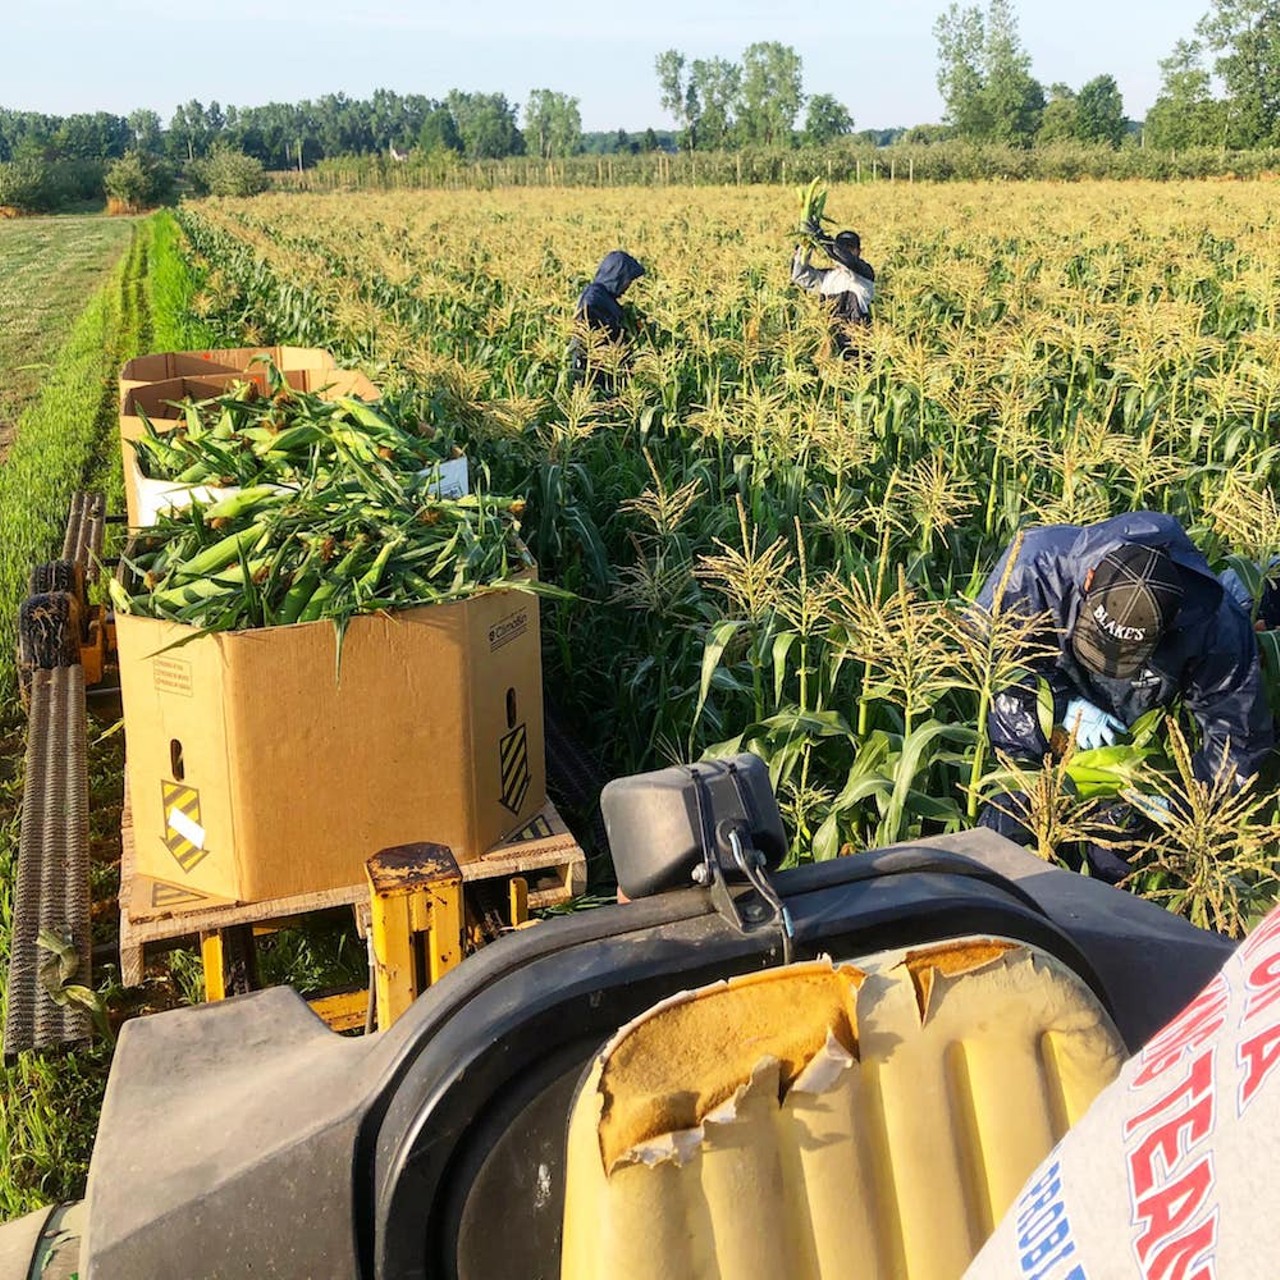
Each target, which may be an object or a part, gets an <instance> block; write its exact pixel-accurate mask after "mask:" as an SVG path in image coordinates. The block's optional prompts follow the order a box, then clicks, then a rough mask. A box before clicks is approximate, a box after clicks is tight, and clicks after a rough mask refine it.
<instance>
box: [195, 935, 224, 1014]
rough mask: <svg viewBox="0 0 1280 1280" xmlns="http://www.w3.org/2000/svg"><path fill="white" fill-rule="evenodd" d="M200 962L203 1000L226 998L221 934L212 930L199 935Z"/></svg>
mask: <svg viewBox="0 0 1280 1280" xmlns="http://www.w3.org/2000/svg"><path fill="white" fill-rule="evenodd" d="M200 960H201V962H202V963H203V965H204V998H205V999H206V1000H225V999H226V998H227V967H226V953H225V952H224V950H223V947H222V933H221V931H220V930H218V929H214V930H212V931H211V932H209V933H202V934H201V935H200Z"/></svg>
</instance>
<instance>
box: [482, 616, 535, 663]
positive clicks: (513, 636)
mask: <svg viewBox="0 0 1280 1280" xmlns="http://www.w3.org/2000/svg"><path fill="white" fill-rule="evenodd" d="M528 630H529V611H528V609H521V610H520V611H519V612H518V613H509V614H508V615H507V616H506V617H505V618H503V619H502V620H501V621H500V622H495V623H494V624H493V626H491V627H490V628H489V652H490V653H497V651H498V650H499V649H502V648H504V647H505V646H507V645H509V644H510V643H511V642H512V641H513V640H519V639H520V637H521V636H522V635H524V633H525V632H526V631H528Z"/></svg>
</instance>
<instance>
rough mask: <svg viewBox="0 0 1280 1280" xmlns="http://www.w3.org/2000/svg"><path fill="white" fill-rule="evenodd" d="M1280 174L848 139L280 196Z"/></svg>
mask: <svg viewBox="0 0 1280 1280" xmlns="http://www.w3.org/2000/svg"><path fill="white" fill-rule="evenodd" d="M1276 174H1280V148H1263V149H1257V150H1253V151H1224V150H1223V149H1222V148H1220V147H1191V148H1187V149H1185V150H1167V151H1166V150H1156V149H1154V148H1151V147H1138V146H1126V147H1122V148H1120V149H1113V148H1111V147H1109V146H1105V145H1088V144H1084V143H1079V142H1070V141H1068V142H1055V143H1045V144H1043V145H1039V146H1035V147H1022V146H1018V145H1016V144H1013V143H985V142H973V141H969V140H966V139H960V138H952V139H949V140H946V141H938V142H933V143H906V142H900V143H894V144H891V145H889V146H884V147H878V146H875V145H874V144H870V143H858V142H854V141H852V140H845V141H842V142H838V143H833V144H831V145H829V146H826V147H806V148H777V147H775V148H759V147H743V148H739V149H738V150H736V151H681V152H679V153H677V154H664V153H662V152H657V153H654V154H643V153H640V154H625V155H623V154H615V155H611V156H605V155H595V156H588V155H578V156H567V157H564V158H562V159H551V160H542V159H537V158H533V157H529V156H523V157H520V156H510V157H506V158H504V159H495V160H478V161H474V162H466V161H462V160H459V159H457V158H456V157H453V158H445V157H441V156H439V155H434V156H414V157H411V158H410V159H409V160H407V161H405V162H403V163H396V162H391V161H388V160H387V159H386V157H383V156H365V157H354V156H353V157H340V158H337V159H332V160H324V161H321V162H320V163H319V164H318V165H316V166H315V167H314V168H311V169H308V170H306V171H305V172H303V173H297V172H293V173H275V174H272V175H271V181H272V185H273V186H274V187H276V188H277V189H283V190H293V191H309V192H332V191H359V190H388V189H390V190H398V189H417V188H432V187H445V188H451V187H456V188H464V189H488V188H493V187H503V186H528V187H546V186H570V187H608V186H633V185H634V186H666V185H675V186H679V185H684V186H703V185H711V186H722V185H735V184H749V183H803V182H808V181H809V180H810V179H812V178H824V179H826V180H827V181H829V182H886V181H887V182H952V181H955V182H962V181H975V182H976V181H990V180H996V181H1020V180H1039V181H1056V182H1071V181H1077V180H1084V179H1088V178H1095V179H1115V180H1123V179H1134V178H1137V179H1148V180H1151V181H1168V180H1173V179H1193V178H1260V177H1270V176H1273V175H1276Z"/></svg>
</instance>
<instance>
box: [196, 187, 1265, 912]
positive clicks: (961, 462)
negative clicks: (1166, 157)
mask: <svg viewBox="0 0 1280 1280" xmlns="http://www.w3.org/2000/svg"><path fill="white" fill-rule="evenodd" d="M827 212H828V213H829V214H831V215H833V216H834V217H835V218H836V220H837V222H836V225H837V226H850V227H853V228H855V229H856V230H858V231H859V232H860V233H861V235H862V243H863V254H864V256H865V257H866V258H867V259H868V260H869V261H870V262H871V263H872V264H873V265H874V266H875V267H876V270H877V275H878V283H877V288H878V296H877V302H876V308H875V325H874V328H873V329H872V331H871V333H870V336H869V338H868V339H867V342H866V356H865V359H863V360H852V361H847V362H842V361H839V360H836V359H833V358H832V357H831V355H830V354H829V353H828V336H827V317H826V314H825V312H824V311H823V310H822V308H821V306H820V305H819V304H817V303H816V301H815V300H814V299H813V298H812V297H808V296H805V295H802V294H801V293H799V291H797V290H794V289H793V288H791V287H790V285H789V271H788V268H789V260H790V253H791V248H792V244H793V240H792V232H793V228H794V226H795V222H796V195H795V192H794V190H792V189H791V188H789V187H787V188H784V187H756V188H699V189H663V190H644V191H641V190H636V189H621V190H607V191H569V190H545V191H544V190H537V191H533V190H528V189H525V190H506V191H503V190H498V191H492V192H485V193H477V192H463V191H436V192H426V193H421V192H420V193H407V192H406V193H391V194H383V195H369V196H331V197H325V196H303V195H276V196H269V197H259V198H257V199H253V200H249V201H206V202H202V203H200V204H198V205H195V206H188V207H187V208H186V209H184V211H183V212H182V214H181V215H180V217H181V221H182V225H183V230H184V232H185V233H186V235H187V237H188V238H189V241H190V245H191V252H192V254H193V255H194V256H195V260H196V262H197V263H198V264H199V267H200V270H201V273H202V287H201V292H200V293H199V295H198V296H197V298H196V301H195V307H196V312H197V317H198V320H199V322H200V323H201V324H202V325H203V326H204V327H205V330H206V331H208V332H210V333H211V334H213V335H215V337H216V339H218V340H220V341H225V343H226V345H242V344H246V343H259V342H261V343H275V342H292V343H298V344H303V345H314V346H325V347H328V348H330V349H331V350H333V351H334V353H335V354H336V355H337V356H338V357H339V359H340V361H341V362H342V363H344V364H348V365H353V366H358V367H362V368H364V369H365V371H366V372H368V373H369V374H370V375H371V376H372V377H374V379H375V380H377V381H380V382H381V383H382V384H383V385H384V386H386V387H388V388H389V389H392V390H397V389H404V388H414V389H415V390H416V392H417V394H418V395H420V396H421V397H422V398H423V403H424V404H426V405H427V406H428V415H429V416H430V417H431V418H432V419H433V421H434V423H435V424H436V425H437V426H440V427H447V428H448V429H449V430H450V432H452V435H453V438H455V439H456V440H457V441H458V443H459V444H461V445H462V446H463V447H464V448H465V449H466V451H467V453H468V455H469V457H470V458H471V459H472V464H473V473H476V472H478V473H479V474H480V483H481V484H482V485H483V486H484V487H487V488H489V489H491V490H492V491H494V492H497V493H503V494H509V495H514V496H519V497H521V498H523V499H525V500H526V501H527V508H526V511H525V515H524V518H523V521H522V524H523V528H522V536H523V537H524V539H525V541H526V542H527V544H528V546H529V548H530V550H531V551H532V553H533V555H534V556H535V558H536V559H537V561H538V563H539V566H540V574H541V577H542V578H543V579H544V580H546V581H549V582H552V583H555V584H557V585H558V586H559V587H562V588H565V589H567V590H568V591H570V592H572V593H574V597H575V598H574V599H572V600H564V601H559V600H558V601H555V602H554V603H549V604H548V606H547V608H546V609H545V616H546V618H547V623H546V624H545V625H546V630H545V634H544V656H545V666H546V680H547V687H548V689H549V690H551V691H552V692H553V694H554V696H555V698H556V700H557V702H558V703H559V705H560V706H561V707H562V709H563V711H564V713H565V714H566V716H567V717H568V718H569V719H570V721H571V722H572V723H573V724H574V725H575V726H576V727H577V729H578V731H579V732H580V733H581V735H582V736H583V737H584V738H585V739H586V740H587V741H588V742H589V743H590V744H591V745H592V746H593V748H594V749H595V750H596V751H597V753H598V754H599V756H600V759H601V761H602V763H603V764H604V765H605V767H606V768H607V770H608V771H609V772H610V773H620V772H629V771H636V770H640V769H645V768H653V767H658V766H660V765H662V764H666V763H669V762H671V761H673V760H687V759H692V758H697V757H699V756H702V755H705V754H717V753H721V754H723V753H728V752H732V751H737V750H744V749H749V750H752V751H754V752H756V753H757V754H759V755H761V756H762V757H763V758H764V759H765V760H766V761H767V763H768V764H769V767H770V770H771V774H772V777H773V781H774V784H775V788H776V790H777V792H778V796H779V801H780V803H781V805H782V807H783V811H784V815H785V816H786V819H787V821H788V824H789V829H790V831H791V833H792V838H793V854H792V856H793V857H794V858H796V859H806V858H809V857H814V858H828V857H833V856H836V855H837V854H839V853H848V852H856V851H858V850H861V849H864V848H867V847H871V846H874V845H879V844H884V843H887V842H891V841H895V840H904V839H912V838H916V837H919V836H926V835H930V834H937V833H941V832H946V831H952V830H956V829H958V828H961V827H964V826H966V825H970V824H971V823H972V821H973V819H974V817H975V814H976V813H977V811H978V807H979V804H980V802H981V800H982V798H983V797H984V796H986V795H987V794H989V793H990V792H991V791H993V790H997V789H1000V788H1001V787H1003V786H1005V785H1007V783H1008V781H1009V772H1010V769H1011V768H1013V766H1012V765H1011V764H1010V763H1009V762H1006V761H1000V760H996V759H993V758H992V753H991V751H990V749H989V747H988V744H987V742H986V739H985V729H984V712H985V709H986V707H987V705H988V703H989V700H990V698H991V696H992V693H993V691H994V690H996V689H998V688H999V687H1000V686H1001V684H1003V683H1007V682H1008V681H1009V680H1010V679H1012V678H1013V677H1014V676H1016V675H1017V674H1018V672H1019V668H1020V660H1021V658H1022V657H1023V656H1025V655H1024V654H1023V648H1024V643H1023V642H1024V641H1025V638H1026V635H1025V630H1023V631H1020V630H1019V624H1018V623H1017V622H1016V621H1015V620H1012V619H1002V618H997V619H995V620H994V621H993V623H992V624H991V625H989V626H986V627H982V628H977V629H975V628H974V626H973V625H972V621H971V618H972V607H971V606H970V605H969V604H968V601H969V600H971V599H972V597H973V595H974V594H975V593H976V591H977V588H978V587H979V586H980V585H981V583H982V581H983V580H984V578H985V576H986V574H987V573H988V572H989V570H990V569H991V567H992V565H993V564H994V562H995V560H996V558H997V556H998V555H999V553H1000V551H1001V550H1002V549H1003V548H1004V547H1005V546H1006V545H1007V544H1008V543H1009V542H1010V541H1011V540H1012V539H1013V538H1014V537H1015V535H1016V534H1017V531H1018V530H1019V529H1020V528H1023V527H1025V526H1027V525H1029V524H1034V523H1056V522H1067V523H1077V524H1078V523H1088V522H1092V521H1095V520H1099V519H1103V518H1106V517H1107V516H1110V515H1116V514H1119V513H1121V512H1125V511H1130V510H1137V509H1142V508H1151V509H1156V510H1160V511H1166V512H1169V513H1171V514H1173V515H1175V516H1177V517H1178V518H1179V519H1180V520H1181V521H1182V522H1183V524H1184V525H1185V526H1186V527H1187V528H1188V530H1189V532H1190V533H1191V536H1192V538H1193V539H1194V540H1195V541H1196V542H1197V544H1198V545H1199V546H1200V547H1201V549H1202V550H1203V551H1204V552H1205V554H1206V555H1207V556H1208V558H1209V560H1210V562H1211V563H1212V564H1213V565H1214V566H1215V568H1216V567H1221V566H1222V565H1223V564H1224V563H1225V562H1226V558H1227V557H1228V556H1230V555H1237V556H1244V557H1247V558H1249V559H1251V560H1259V561H1263V562H1265V561H1268V560H1269V559H1270V558H1271V556H1272V555H1274V554H1277V553H1280V509H1278V508H1277V504H1276V502H1275V499H1274V497H1273V486H1274V483H1275V481H1276V479H1277V471H1278V464H1280V455H1278V454H1277V448H1276V443H1275V441H1274V440H1273V438H1272V434H1271V433H1272V430H1273V429H1274V424H1275V423H1276V422H1277V421H1278V420H1280V316H1278V315H1277V310H1278V307H1280V213H1277V211H1276V205H1275V201H1274V199H1273V198H1272V195H1271V190H1270V184H1265V183H1251V184H1243V183H1203V184H1161V185H1156V184H1145V183H1126V184H1119V183H1115V184H1111V183H1100V182H1099V183H1082V184H1074V185H1052V186H1050V185H1047V184H1019V185H1016V186H1012V185H1010V186H1005V185H1000V184H987V185H966V184H952V185H948V186H930V185H925V184H916V185H913V186H905V185H902V184H896V185H889V184H879V185H865V184H864V185H861V186H847V187H844V186H835V187H833V188H832V189H831V191H830V193H829V198H828V201H827ZM617 247H621V248H624V249H626V250H627V251H628V252H630V253H632V254H633V255H635V256H636V257H638V258H639V259H640V260H641V261H642V262H643V263H644V264H645V267H646V269H647V274H646V276H645V277H644V278H643V279H642V280H641V281H639V282H638V283H637V284H636V285H635V286H634V287H633V288H632V290H631V291H630V293H629V294H628V295H627V297H626V299H625V301H626V302H627V303H629V304H631V305H632V306H633V307H634V309H635V311H636V312H637V314H638V316H639V317H640V326H639V333H638V336H637V338H636V340H635V342H634V343H633V345H632V349H631V354H630V357H629V359H628V360H627V361H626V368H625V369H622V370H620V371H619V372H620V375H621V376H620V377H619V378H618V379H617V381H616V390H615V391H614V393H613V394H612V395H605V394H603V393H601V392H600V391H599V390H596V391H593V390H592V389H591V388H590V387H586V386H582V385H578V386H574V385H572V383H571V380H570V378H569V377H568V369H567V361H566V354H565V353H566V348H567V346H568V344H569V342H570V340H571V338H572V337H573V332H574V330H573V320H572V314H573V304H574V300H575V298H576V296H577V293H578V292H579V291H580V290H581V288H582V287H583V286H584V285H585V284H586V283H587V282H588V281H589V280H590V278H591V276H592V274H593V273H594V270H595V266H596V264H597V262H598V261H599V260H600V258H601V257H602V256H603V255H604V254H605V253H606V252H607V251H608V250H610V249H613V248H617ZM211 341H212V339H211ZM597 355H598V356H599V358H600V359H601V360H602V361H605V362H608V361H609V360H610V359H616V358H617V357H616V353H610V352H608V351H601V352H598V353H597ZM1264 658H1265V662H1266V665H1267V676H1268V680H1269V683H1270V684H1272V685H1277V686H1280V681H1277V679H1276V676H1277V671H1276V668H1275V664H1274V655H1273V653H1272V651H1271V650H1270V649H1269V648H1267V649H1265V650H1264ZM1188 750H1189V747H1188V743H1187V741H1186V739H1185V738H1184V736H1183V734H1182V732H1180V731H1179V729H1178V728H1177V721H1176V717H1173V716H1170V717H1168V718H1167V719H1166V720H1164V721H1162V722H1159V723H1152V724H1148V725H1143V726H1141V727H1139V726H1135V727H1134V732H1133V735H1132V738H1131V740H1130V741H1129V742H1127V743H1126V744H1124V745H1123V746H1121V747H1117V748H1109V749H1106V750H1105V752H1103V753H1101V754H1100V753H1097V752H1094V753H1090V752H1083V751H1073V750H1071V749H1070V748H1068V750H1067V752H1066V753H1065V755H1064V756H1063V757H1062V758H1060V759H1058V760H1051V761H1048V762H1046V765H1045V768H1044V770H1043V771H1042V772H1041V773H1038V774H1036V775H1035V776H1034V777H1024V778H1022V783H1023V786H1022V789H1023V790H1025V791H1026V792H1027V794H1028V795H1029V796H1030V797H1031V802H1032V804H1033V806H1034V808H1035V814H1036V816H1037V822H1036V824H1034V825H1035V830H1036V832H1037V836H1038V844H1039V845H1040V851H1041V852H1042V853H1043V854H1044V855H1045V856H1048V857H1059V856H1062V853H1063V850H1064V848H1065V847H1066V845H1067V844H1068V843H1069V842H1071V841H1074V840H1076V839H1079V838H1081V837H1085V838H1088V837H1089V836H1090V835H1091V834H1092V835H1097V834H1099V833H1097V832H1091V831H1090V829H1089V822H1090V808H1089V806H1090V804H1091V803H1092V802H1093V800H1095V799H1096V798H1097V797H1098V796H1099V795H1107V794H1111V795H1114V794H1115V793H1117V792H1120V791H1124V790H1126V789H1129V788H1136V789H1139V790H1141V791H1143V792H1144V793H1154V792H1166V793H1169V794H1174V793H1176V794H1179V795H1182V796H1186V797H1188V803H1187V804H1186V805H1184V806H1183V807H1182V808H1181V809H1180V811H1179V816H1178V817H1176V818H1171V819H1169V820H1167V821H1165V822H1164V823H1163V824H1162V825H1161V826H1160V827H1159V829H1158V830H1157V831H1156V834H1155V835H1154V836H1153V837H1151V838H1150V839H1148V840H1146V841H1144V843H1143V844H1142V845H1141V847H1140V848H1137V849H1136V850H1134V851H1133V855H1134V866H1135V867H1136V868H1137V871H1136V874H1135V876H1134V877H1133V879H1132V882H1131V883H1132V886H1133V887H1135V888H1137V889H1138V890H1139V891H1141V892H1144V893H1147V894H1149V895H1150V896H1153V897H1155V898H1157V899H1159V900H1161V901H1163V902H1165V903H1167V904H1168V905H1169V906H1171V907H1172V908H1173V909H1175V910H1179V911H1181V912H1182V913H1183V914H1186V915H1187V916H1189V917H1190V918H1192V919H1193V920H1195V921H1196V922H1197V923H1201V924H1208V925H1213V926H1216V927H1219V928H1223V929H1226V930H1229V931H1232V932H1239V931H1240V930H1241V929H1242V927H1243V926H1244V924H1245V923H1246V921H1247V920H1249V919H1251V918H1252V917H1253V916H1254V915H1255V914H1256V913H1257V911H1258V910H1259V909H1260V908H1261V907H1262V906H1264V905H1266V904H1267V903H1269V902H1270V900H1271V899H1272V898H1273V897H1274V896H1275V888H1276V886H1275V883H1274V877H1273V859H1274V855H1275V850H1276V843H1277V838H1278V837H1280V827H1277V826H1276V821H1277V814H1276V811H1275V810H1276V806H1275V803H1274V800H1273V798H1272V790H1271V788H1270V787H1269V786H1268V785H1266V784H1264V783H1259V784H1257V785H1255V787H1254V788H1253V789H1252V790H1250V791H1249V792H1247V793H1246V794H1245V795H1244V796H1243V797H1241V798H1239V799H1238V800H1232V801H1231V802H1230V803H1227V802H1225V801H1224V800H1223V797H1221V796H1218V795H1216V794H1215V793H1213V792H1212V789H1211V788H1207V787H1204V786H1202V785H1201V784H1200V783H1198V782H1196V780H1195V779H1194V778H1193V777H1191V776H1190V774H1189V766H1188V765H1187V753H1188ZM1041 836H1043V838H1041Z"/></svg>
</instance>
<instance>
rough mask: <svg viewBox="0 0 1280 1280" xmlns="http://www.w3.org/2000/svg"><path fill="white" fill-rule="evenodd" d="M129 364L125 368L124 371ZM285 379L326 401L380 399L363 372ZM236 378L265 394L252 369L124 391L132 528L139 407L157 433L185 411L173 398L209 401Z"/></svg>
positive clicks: (309, 372) (137, 519)
mask: <svg viewBox="0 0 1280 1280" xmlns="http://www.w3.org/2000/svg"><path fill="white" fill-rule="evenodd" d="M322 354H323V353H322ZM150 358H151V357H143V359H150ZM157 358H158V357H157ZM132 363H136V361H134V362H132ZM128 367H129V366H128V365H126V366H125V368H126V369H127V368H128ZM285 380H286V381H287V382H288V383H289V385H290V386H291V387H293V388H295V389H296V390H298V391H308V392H315V393H318V394H319V395H321V396H323V397H324V399H326V400H336V399H337V398H338V397H339V396H356V397H357V398H359V399H361V400H376V399H377V398H378V395H379V392H378V388H377V387H375V386H374V385H373V383H372V382H370V381H369V379H368V378H366V377H365V376H364V374H363V373H356V372H353V371H352V370H349V369H299V370H290V371H289V372H286V373H285ZM238 382H252V383H253V384H254V385H255V386H256V387H257V388H258V389H259V390H260V391H263V392H265V391H266V389H267V378H266V374H265V373H264V372H262V371H261V370H258V369H254V370H249V371H246V372H239V373H211V374H207V375H205V376H204V377H201V378H192V377H182V378H169V379H167V380H166V381H164V382H148V383H139V384H138V385H136V386H133V387H130V389H129V390H128V391H126V392H125V393H124V399H123V401H122V402H121V406H120V448H121V465H122V467H123V469H124V497H125V505H126V507H127V510H128V514H129V525H130V527H132V528H137V527H138V526H139V525H140V524H141V523H142V520H141V509H140V504H139V502H138V481H139V479H140V478H141V473H140V472H139V470H138V464H137V460H136V458H135V457H134V451H133V447H132V445H131V444H130V443H129V442H130V441H132V440H136V439H138V437H139V436H142V435H145V434H146V427H145V426H144V425H143V422H142V418H141V417H140V416H139V414H138V410H139V409H141V410H142V411H143V412H144V413H145V414H146V415H147V417H148V418H150V419H151V422H152V425H153V426H154V427H155V428H156V430H157V431H167V430H169V429H171V428H172V427H173V426H174V424H175V423H176V422H177V421H178V420H179V419H180V418H181V416H182V411H181V410H180V409H177V408H175V407H174V402H176V401H181V400H186V399H192V400H208V399H209V398H210V397H212V396H220V395H225V394H226V392H227V390H228V389H229V388H230V387H232V386H234V385H235V384H236V383H238Z"/></svg>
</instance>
